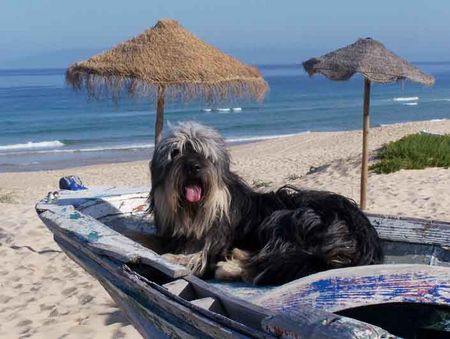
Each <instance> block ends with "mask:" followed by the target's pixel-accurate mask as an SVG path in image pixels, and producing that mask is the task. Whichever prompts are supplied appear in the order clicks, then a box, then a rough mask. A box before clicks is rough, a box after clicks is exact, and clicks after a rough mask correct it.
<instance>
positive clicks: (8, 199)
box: [0, 192, 16, 204]
mask: <svg viewBox="0 0 450 339" xmlns="http://www.w3.org/2000/svg"><path fill="white" fill-rule="evenodd" d="M15 202H16V200H15V198H14V193H12V192H0V203H4V204H14V203H15Z"/></svg>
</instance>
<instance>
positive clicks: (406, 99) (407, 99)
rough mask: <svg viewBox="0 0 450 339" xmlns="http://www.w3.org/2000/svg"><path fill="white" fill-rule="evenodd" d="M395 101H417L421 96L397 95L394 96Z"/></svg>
mask: <svg viewBox="0 0 450 339" xmlns="http://www.w3.org/2000/svg"><path fill="white" fill-rule="evenodd" d="M392 100H394V101H416V100H419V97H397V98H393V99H392Z"/></svg>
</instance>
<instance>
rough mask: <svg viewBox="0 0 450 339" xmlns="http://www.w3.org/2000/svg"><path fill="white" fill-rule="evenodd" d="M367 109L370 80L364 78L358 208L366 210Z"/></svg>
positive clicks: (368, 105) (367, 161)
mask: <svg viewBox="0 0 450 339" xmlns="http://www.w3.org/2000/svg"><path fill="white" fill-rule="evenodd" d="M369 107H370V80H369V79H367V78H364V106H363V145H362V146H363V150H362V166H361V196H360V207H361V209H365V208H366V196H367V176H368V172H369V169H368V167H369V166H368V165H369V164H368V163H369V149H368V139H369V128H370V121H369Z"/></svg>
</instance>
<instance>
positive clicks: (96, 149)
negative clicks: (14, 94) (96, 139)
mask: <svg viewBox="0 0 450 339" xmlns="http://www.w3.org/2000/svg"><path fill="white" fill-rule="evenodd" d="M152 147H154V144H153V143H152V144H138V145H118V146H105V147H92V148H74V149H52V150H38V151H32V152H23V151H22V152H8V153H0V156H1V155H17V154H24V153H33V154H48V153H83V152H104V151H127V150H130V151H132V150H139V149H150V148H152Z"/></svg>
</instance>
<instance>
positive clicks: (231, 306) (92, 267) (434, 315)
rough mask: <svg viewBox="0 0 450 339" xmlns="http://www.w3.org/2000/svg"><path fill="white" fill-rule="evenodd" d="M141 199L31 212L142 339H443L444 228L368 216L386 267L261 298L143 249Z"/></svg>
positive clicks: (62, 197)
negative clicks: (381, 245) (204, 277)
mask: <svg viewBox="0 0 450 339" xmlns="http://www.w3.org/2000/svg"><path fill="white" fill-rule="evenodd" d="M148 192H149V189H148V188H137V189H120V188H116V187H103V188H92V189H86V190H81V191H70V190H60V191H58V192H54V193H49V195H48V197H46V198H45V199H43V200H42V201H40V202H39V203H38V204H37V205H36V210H37V212H38V214H39V217H40V218H41V219H42V221H43V222H44V223H45V224H46V225H47V227H48V228H49V229H50V230H51V231H52V232H53V234H54V239H55V241H56V242H57V243H58V245H59V246H60V247H61V248H62V249H63V250H64V251H65V253H66V254H67V255H68V256H69V257H70V258H72V259H73V260H74V261H75V262H77V263H78V264H79V265H80V266H82V267H83V268H84V269H85V270H86V271H88V272H89V273H90V274H91V275H93V276H94V277H95V278H96V279H97V280H98V281H100V283H101V284H102V285H103V286H104V288H105V289H106V290H107V291H108V293H109V294H110V295H111V297H112V298H113V299H114V300H115V301H116V303H117V304H118V305H119V306H120V308H121V309H122V310H123V312H124V313H125V314H126V315H127V317H128V318H129V320H130V321H131V322H132V324H133V325H134V326H135V327H136V329H137V330H138V331H139V332H140V333H141V334H142V335H143V336H144V337H146V338H160V337H161V338H164V337H180V338H191V337H213V338H231V337H233V338H236V337H239V338H244V337H245V338H247V337H251V338H254V337H257V338H262V337H264V338H270V337H284V338H288V337H289V338H335V337H336V338H390V337H394V336H402V337H416V338H420V337H423V338H426V337H428V338H429V337H438V336H439V335H441V336H446V335H449V332H450V307H449V305H450V282H449V278H450V267H449V266H450V223H446V222H437V221H430V220H419V219H410V218H399V217H390V216H383V215H369V218H370V219H371V221H372V223H373V224H374V226H375V227H376V229H377V231H378V232H379V234H380V236H381V238H382V239H383V241H384V249H385V253H386V260H385V264H383V265H375V266H361V267H353V268H345V269H336V270H329V271H325V272H321V273H318V274H314V275H311V276H308V277H305V278H302V279H298V280H296V281H293V282H291V283H288V284H285V285H283V286H278V287H264V288H263V287H255V286H250V285H246V284H244V283H229V282H228V283H227V282H219V281H204V280H201V279H199V278H197V277H195V276H192V275H191V274H190V272H189V271H188V270H187V269H186V268H184V267H182V266H178V265H175V264H172V263H169V262H167V261H166V260H164V259H163V258H162V257H161V256H160V255H158V254H157V252H156V251H154V250H152V249H150V248H148V247H151V248H154V249H157V241H156V240H155V239H156V238H155V237H154V234H155V229H154V228H153V227H152V222H151V217H150V216H148V215H146V214H145V211H146V209H147V207H148V206H147V197H148ZM144 245H145V246H144Z"/></svg>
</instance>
